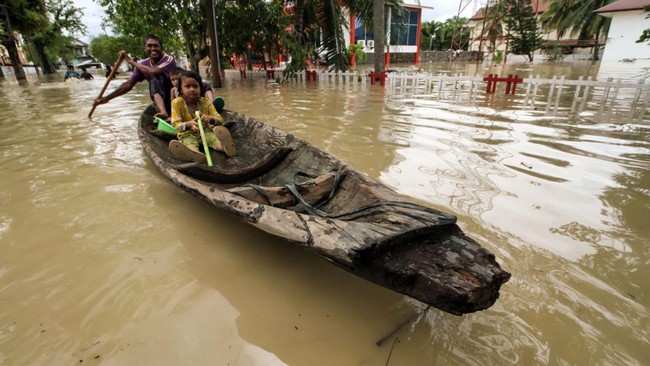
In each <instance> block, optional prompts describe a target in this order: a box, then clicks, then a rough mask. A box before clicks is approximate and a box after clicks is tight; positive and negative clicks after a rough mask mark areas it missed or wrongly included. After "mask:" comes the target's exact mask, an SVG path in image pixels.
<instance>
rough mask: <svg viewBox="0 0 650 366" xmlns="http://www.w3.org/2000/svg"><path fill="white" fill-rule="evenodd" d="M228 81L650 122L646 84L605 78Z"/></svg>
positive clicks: (230, 74)
mask: <svg viewBox="0 0 650 366" xmlns="http://www.w3.org/2000/svg"><path fill="white" fill-rule="evenodd" d="M225 76H226V77H227V78H265V79H271V80H275V81H279V80H280V79H282V80H283V81H285V82H298V83H307V82H314V81H315V82H321V83H336V84H356V85H361V86H365V85H367V84H368V83H370V84H375V83H377V84H380V83H381V84H382V85H383V84H384V82H385V87H386V92H387V94H388V95H389V97H390V98H391V99H393V100H395V99H431V100H437V101H442V102H454V103H462V104H464V105H477V104H481V105H491V104H494V105H496V106H498V107H500V108H519V109H531V110H544V111H545V112H546V113H550V114H553V115H555V114H558V113H566V112H569V113H579V114H582V113H585V114H597V115H598V116H600V117H603V118H606V117H607V116H611V115H612V114H618V115H623V116H624V117H625V118H627V119H630V120H637V121H642V120H644V119H650V115H649V114H648V113H647V111H648V108H650V84H646V83H645V80H644V79H641V80H638V81H636V82H630V81H624V80H621V79H613V78H608V79H607V80H605V81H602V80H594V79H592V78H591V77H587V78H586V79H585V78H583V77H580V78H578V80H569V79H565V77H564V76H561V77H558V76H553V77H552V78H551V79H542V78H541V77H540V76H539V75H537V76H532V75H531V76H529V77H527V78H522V77H519V76H517V75H514V76H513V75H508V76H505V77H503V76H497V75H491V74H490V75H488V76H480V75H478V74H477V75H475V76H468V75H461V74H456V75H447V74H439V75H432V74H428V73H420V72H391V73H386V74H382V75H374V74H372V73H370V74H369V73H362V72H354V71H348V72H326V71H320V72H317V71H306V72H300V73H296V74H295V75H293V76H292V77H290V78H285V77H284V76H283V74H282V70H244V71H238V70H225Z"/></svg>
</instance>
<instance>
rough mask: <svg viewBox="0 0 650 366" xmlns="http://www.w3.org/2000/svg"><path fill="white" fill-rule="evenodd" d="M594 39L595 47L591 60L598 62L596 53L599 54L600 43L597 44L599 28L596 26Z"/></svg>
mask: <svg viewBox="0 0 650 366" xmlns="http://www.w3.org/2000/svg"><path fill="white" fill-rule="evenodd" d="M594 38H595V39H596V46H595V47H594V57H593V58H592V60H594V61H598V59H599V57H598V52H600V42H599V41H600V39H599V38H600V26H598V28H597V29H596V35H595V36H594Z"/></svg>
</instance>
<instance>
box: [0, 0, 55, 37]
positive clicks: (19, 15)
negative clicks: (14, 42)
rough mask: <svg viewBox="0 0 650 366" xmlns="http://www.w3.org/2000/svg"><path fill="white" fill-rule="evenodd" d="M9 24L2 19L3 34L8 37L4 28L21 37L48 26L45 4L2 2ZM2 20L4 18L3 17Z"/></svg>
mask: <svg viewBox="0 0 650 366" xmlns="http://www.w3.org/2000/svg"><path fill="white" fill-rule="evenodd" d="M3 3H4V4H3V6H4V7H6V10H7V16H8V17H9V23H7V22H6V19H3V27H5V30H4V31H3V34H5V35H8V34H9V32H8V30H7V29H6V27H8V26H11V30H12V31H14V32H19V33H21V34H23V35H30V34H32V33H33V32H35V31H38V30H40V29H43V28H45V27H47V25H48V19H47V16H46V10H45V4H44V2H43V1H42V0H3ZM3 18H4V16H3Z"/></svg>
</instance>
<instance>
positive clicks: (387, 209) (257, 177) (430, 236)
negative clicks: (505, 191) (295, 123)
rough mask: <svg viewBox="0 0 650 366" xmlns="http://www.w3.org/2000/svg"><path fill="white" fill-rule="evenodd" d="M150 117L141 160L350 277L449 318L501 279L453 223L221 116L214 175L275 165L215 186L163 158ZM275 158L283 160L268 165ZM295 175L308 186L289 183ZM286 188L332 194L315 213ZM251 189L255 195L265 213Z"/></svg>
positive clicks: (290, 141)
mask: <svg viewBox="0 0 650 366" xmlns="http://www.w3.org/2000/svg"><path fill="white" fill-rule="evenodd" d="M154 113H155V109H153V107H149V108H147V109H146V110H145V112H144V113H143V114H142V116H141V118H140V122H139V129H138V134H139V137H140V140H141V142H142V146H143V149H144V151H145V153H146V154H147V155H148V156H149V158H150V159H151V160H152V161H153V163H154V164H155V165H156V167H157V168H158V169H159V170H160V171H161V172H162V173H163V174H164V175H165V176H167V177H168V178H169V179H171V180H172V181H173V182H174V183H175V184H176V185H178V186H179V187H181V188H182V189H184V190H186V191H187V192H189V193H191V194H193V195H195V196H197V197H199V198H201V199H203V200H205V201H207V202H209V203H211V204H213V205H214V206H216V207H218V208H220V209H223V210H225V211H227V212H229V213H231V214H233V215H236V216H238V217H240V218H241V219H242V220H243V221H245V222H247V223H248V224H251V225H253V226H255V227H257V228H259V229H261V230H264V231H266V232H268V233H270V234H272V235H276V236H279V237H282V238H285V239H287V240H289V241H291V242H293V243H295V244H298V245H301V246H303V247H304V248H305V249H307V250H308V251H311V252H313V253H315V254H318V255H320V256H322V257H324V258H326V259H328V260H330V261H331V262H333V263H335V264H337V265H339V266H341V267H342V268H344V269H346V270H348V271H350V272H352V273H355V274H357V275H359V276H360V277H363V278H365V279H368V280H369V281H372V282H374V283H376V284H379V285H381V286H384V287H386V288H389V289H392V290H394V291H397V292H400V293H403V294H406V295H408V296H411V297H413V298H415V299H418V300H420V301H423V302H425V303H427V304H429V305H431V306H434V307H437V308H439V309H442V310H444V311H447V312H450V313H452V314H463V313H469V312H473V311H477V310H483V309H487V308H488V307H490V306H491V305H492V304H493V303H494V302H495V301H496V300H497V298H498V297H499V289H500V287H501V285H502V284H503V283H505V282H506V281H507V280H508V279H509V278H510V274H509V273H508V272H506V271H504V270H502V269H501V267H500V266H499V264H498V263H497V262H496V260H495V258H494V255H492V254H491V253H489V252H488V251H486V250H485V249H484V248H482V247H481V246H479V245H478V244H477V243H476V242H475V241H474V240H472V239H471V238H469V237H467V236H465V235H464V234H463V232H462V231H461V230H460V228H458V226H457V225H456V217H454V216H453V215H449V214H446V213H443V212H440V211H438V210H435V209H432V208H429V207H425V206H421V205H418V204H414V203H411V202H408V201H407V198H406V197H404V196H401V195H399V194H397V193H396V192H394V191H393V190H391V189H390V188H389V187H387V186H385V185H383V184H381V183H379V182H376V181H373V180H371V179H369V178H368V177H367V176H366V175H365V174H363V173H362V172H359V171H358V170H356V169H354V168H352V167H350V166H348V165H347V164H345V163H344V162H342V161H340V160H338V159H336V158H334V157H332V156H331V155H329V154H327V153H325V152H324V151H321V150H319V149H317V148H315V147H314V146H312V145H310V144H309V143H307V142H305V141H302V140H300V139H296V138H294V137H293V136H292V135H290V134H287V133H285V132H283V131H280V130H277V129H275V128H273V127H270V126H268V125H266V124H264V123H262V122H260V121H257V120H255V119H253V118H249V117H245V116H243V115H240V114H237V113H233V112H227V111H226V112H224V117H225V119H226V121H227V123H228V124H229V125H230V127H229V129H230V131H231V134H232V135H233V138H234V140H235V144H236V145H237V151H238V153H239V155H238V156H236V157H233V158H229V159H228V158H226V157H225V155H224V154H220V153H216V152H213V153H212V160H213V163H214V165H215V167H214V169H213V170H214V171H219V172H222V173H223V172H236V171H239V172H242V171H249V172H250V171H253V170H251V169H249V168H250V167H251V166H256V165H259V164H260V162H261V161H268V160H269V158H268V157H269V156H272V157H276V158H275V160H274V161H273V163H272V164H266V163H265V164H261V165H264V166H265V167H266V168H265V169H261V170H255V171H256V174H245V175H243V174H240V175H239V176H238V178H237V179H229V180H223V179H222V180H217V181H215V180H211V179H209V177H207V178H206V175H205V173H196V169H200V170H202V171H205V170H206V169H209V168H207V167H205V166H201V167H197V166H196V164H189V166H192V167H193V168H187V166H188V164H187V163H186V162H182V161H178V160H176V159H174V158H173V157H171V156H170V154H169V150H168V148H167V145H168V140H167V139H164V138H160V137H158V136H156V135H155V134H154V133H151V130H152V129H153V128H155V126H154V125H153V123H152V116H153V114H154ZM277 151H283V152H286V153H285V154H283V155H282V156H281V157H279V158H277V156H278V154H277V153H275V152H277ZM183 166H185V168H180V169H179V167H183ZM193 169H194V170H193ZM336 171H340V172H343V174H342V176H343V178H342V179H341V180H340V182H339V183H338V184H334V180H333V179H332V177H333V176H334V174H335V173H333V172H336ZM300 173H304V174H306V175H309V176H312V177H318V178H316V179H314V181H312V182H311V183H309V182H305V181H304V179H303V181H301V182H295V179H296V178H295V177H296V175H298V174H300ZM208 175H209V174H208ZM293 183H297V184H296V185H295V187H297V190H298V192H299V193H300V194H301V195H302V197H303V198H304V200H305V201H306V202H308V203H309V204H310V205H314V204H316V203H317V202H321V203H322V201H323V200H324V199H326V198H327V197H329V190H331V188H336V191H335V194H334V195H333V197H331V199H330V200H329V201H327V202H326V203H324V204H323V205H322V206H320V207H319V208H318V209H319V210H320V212H315V211H311V210H308V209H307V210H306V209H305V207H304V205H302V204H295V203H296V201H294V199H295V196H291V195H289V194H288V189H286V186H287V185H292V184H293ZM251 185H255V186H256V187H258V188H261V189H262V190H263V192H265V194H266V195H267V196H268V197H269V198H272V199H271V203H273V205H269V204H268V202H266V199H262V198H261V197H260V195H259V194H257V192H256V191H255V190H254V189H253V188H252V186H251ZM335 186H336V187H335ZM285 207H286V209H285ZM310 212H311V213H310Z"/></svg>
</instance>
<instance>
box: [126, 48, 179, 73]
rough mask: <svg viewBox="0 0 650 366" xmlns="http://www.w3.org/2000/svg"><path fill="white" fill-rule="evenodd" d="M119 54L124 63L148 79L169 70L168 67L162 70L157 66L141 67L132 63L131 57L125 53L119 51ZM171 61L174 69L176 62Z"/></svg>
mask: <svg viewBox="0 0 650 366" xmlns="http://www.w3.org/2000/svg"><path fill="white" fill-rule="evenodd" d="M120 53H121V54H123V55H124V61H126V63H128V64H129V65H131V66H132V67H133V68H134V69H138V70H139V71H140V72H141V73H143V74H145V75H147V76H150V77H151V76H156V75H160V74H162V73H163V72H164V71H165V70H166V69H171V67H168V66H165V67H163V68H160V67H158V66H146V65H143V64H141V63H139V62H135V61H133V60H132V59H131V57H129V55H127V53H126V52H125V51H120ZM163 57H164V56H163ZM170 57H171V56H170ZM172 60H173V58H172ZM173 61H174V63H173V67H174V68H175V67H176V62H175V60H173Z"/></svg>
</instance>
